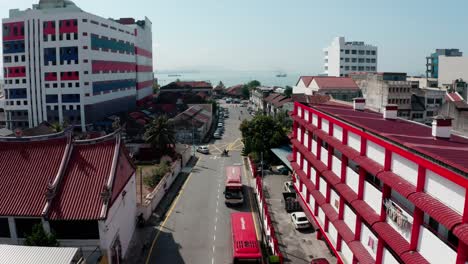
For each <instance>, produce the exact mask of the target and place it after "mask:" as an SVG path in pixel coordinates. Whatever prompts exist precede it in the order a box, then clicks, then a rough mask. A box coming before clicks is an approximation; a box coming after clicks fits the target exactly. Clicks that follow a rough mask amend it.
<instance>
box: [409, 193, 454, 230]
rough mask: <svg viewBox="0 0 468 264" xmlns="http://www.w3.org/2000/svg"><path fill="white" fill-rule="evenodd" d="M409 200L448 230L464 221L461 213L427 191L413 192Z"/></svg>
mask: <svg viewBox="0 0 468 264" xmlns="http://www.w3.org/2000/svg"><path fill="white" fill-rule="evenodd" d="M408 200H409V201H411V202H412V203H414V205H416V206H417V207H419V208H421V210H423V211H424V212H426V213H427V214H429V215H430V216H431V217H432V218H434V219H435V220H436V221H437V222H439V223H441V224H442V225H444V226H445V227H446V228H447V229H448V230H451V229H452V228H453V227H454V226H455V225H457V224H459V223H461V222H462V217H461V215H460V214H458V213H457V212H455V211H454V210H452V209H451V208H450V207H448V206H446V205H445V204H443V203H442V202H440V201H439V200H437V199H436V198H434V197H432V196H430V195H429V194H427V193H423V192H416V193H413V194H411V195H410V196H409V197H408Z"/></svg>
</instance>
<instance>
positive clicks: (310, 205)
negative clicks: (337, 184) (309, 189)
mask: <svg viewBox="0 0 468 264" xmlns="http://www.w3.org/2000/svg"><path fill="white" fill-rule="evenodd" d="M309 207H310V211H311V212H312V214H314V209H315V199H314V196H312V194H309Z"/></svg>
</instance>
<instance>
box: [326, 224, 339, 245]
mask: <svg viewBox="0 0 468 264" xmlns="http://www.w3.org/2000/svg"><path fill="white" fill-rule="evenodd" d="M328 234H329V235H328V238H329V239H330V242H331V243H332V245H333V247H335V248H336V241H338V232H337V231H336V228H335V226H334V225H333V224H331V223H330V224H328Z"/></svg>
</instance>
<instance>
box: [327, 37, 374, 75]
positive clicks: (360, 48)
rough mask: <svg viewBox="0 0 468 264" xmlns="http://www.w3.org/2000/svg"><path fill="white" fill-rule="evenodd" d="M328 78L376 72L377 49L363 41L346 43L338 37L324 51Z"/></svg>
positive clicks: (342, 38)
mask: <svg viewBox="0 0 468 264" xmlns="http://www.w3.org/2000/svg"><path fill="white" fill-rule="evenodd" d="M323 51H324V54H325V64H324V68H325V72H324V74H325V75H327V76H348V73H350V72H376V71H377V47H376V46H372V45H368V44H365V43H364V42H363V41H345V38H344V37H336V38H335V39H334V40H333V41H332V43H331V44H330V46H328V47H327V48H325V49H323Z"/></svg>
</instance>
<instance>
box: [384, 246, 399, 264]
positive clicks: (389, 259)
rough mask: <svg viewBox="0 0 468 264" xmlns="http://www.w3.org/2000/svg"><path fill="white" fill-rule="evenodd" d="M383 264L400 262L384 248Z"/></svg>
mask: <svg viewBox="0 0 468 264" xmlns="http://www.w3.org/2000/svg"><path fill="white" fill-rule="evenodd" d="M382 263H383V264H398V263H399V262H398V261H397V260H396V259H395V257H393V255H392V253H390V251H388V250H387V249H386V248H384V250H383V256H382Z"/></svg>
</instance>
